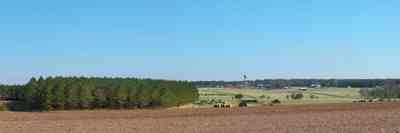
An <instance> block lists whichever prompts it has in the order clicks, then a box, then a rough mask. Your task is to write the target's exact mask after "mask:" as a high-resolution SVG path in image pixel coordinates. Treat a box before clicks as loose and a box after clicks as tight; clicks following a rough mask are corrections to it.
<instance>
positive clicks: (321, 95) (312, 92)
mask: <svg viewBox="0 0 400 133" xmlns="http://www.w3.org/2000/svg"><path fill="white" fill-rule="evenodd" d="M300 89H304V88H302V87H294V88H290V89H275V90H261V89H232V88H200V89H199V93H200V102H198V103H197V104H195V105H194V106H193V107H209V106H211V105H210V104H207V102H209V101H212V100H213V101H223V102H228V103H234V104H237V103H238V100H237V99H235V98H234V96H235V95H237V94H242V95H244V98H245V99H255V100H258V101H259V104H257V105H263V104H264V105H265V104H268V103H269V102H271V101H272V100H274V99H278V100H280V101H282V104H323V103H351V102H353V101H357V100H360V99H361V96H360V94H359V90H360V89H359V88H319V89H315V88H305V89H306V91H300ZM296 92H298V93H302V94H303V95H304V97H303V98H302V99H298V100H293V99H290V98H288V96H289V95H290V94H291V93H296ZM257 105H254V106H257Z"/></svg>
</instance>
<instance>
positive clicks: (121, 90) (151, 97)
mask: <svg viewBox="0 0 400 133" xmlns="http://www.w3.org/2000/svg"><path fill="white" fill-rule="evenodd" d="M0 97H2V98H7V99H12V100H16V101H20V103H21V104H23V107H24V109H25V110H69V109H101V108H109V109H123V108H125V109H131V108H147V107H171V106H179V105H183V104H186V103H191V102H194V101H196V100H197V99H198V97H199V94H198V90H197V88H196V87H195V86H194V85H193V84H192V83H191V82H186V81H168V80H151V79H136V78H85V77H54V78H52V77H48V78H42V77H40V78H39V79H35V78H32V79H31V80H30V81H29V82H28V83H27V84H25V85H21V86H17V85H15V86H6V85H2V86H0Z"/></svg>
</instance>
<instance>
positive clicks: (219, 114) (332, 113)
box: [0, 102, 400, 133]
mask: <svg viewBox="0 0 400 133" xmlns="http://www.w3.org/2000/svg"><path fill="white" fill-rule="evenodd" d="M399 128H400V103H396V102H392V103H342V104H307V105H278V106H272V107H271V106H265V107H252V108H228V109H217V108H200V109H199V108H197V109H194V108H189V109H168V110H125V111H118V110H114V111H64V112H44V113H39V112H38V113H35V112H0V133H89V132H96V133H112V132H114V133H117V132H118V133H132V132H141V133H161V132H162V133H243V132H245V133H394V132H395V131H397V130H399Z"/></svg>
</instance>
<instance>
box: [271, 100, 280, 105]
mask: <svg viewBox="0 0 400 133" xmlns="http://www.w3.org/2000/svg"><path fill="white" fill-rule="evenodd" d="M271 103H272V104H280V103H281V101H280V100H278V99H275V100H272V101H271Z"/></svg>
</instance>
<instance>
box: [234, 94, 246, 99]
mask: <svg viewBox="0 0 400 133" xmlns="http://www.w3.org/2000/svg"><path fill="white" fill-rule="evenodd" d="M243 97H244V96H243V94H236V95H235V98H236V99H242V98H243Z"/></svg>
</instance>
